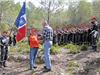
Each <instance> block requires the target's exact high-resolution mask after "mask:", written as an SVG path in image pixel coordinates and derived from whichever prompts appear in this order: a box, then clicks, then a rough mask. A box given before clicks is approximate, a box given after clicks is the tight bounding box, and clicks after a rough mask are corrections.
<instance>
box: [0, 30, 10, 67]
mask: <svg viewBox="0 0 100 75" xmlns="http://www.w3.org/2000/svg"><path fill="white" fill-rule="evenodd" d="M8 45H9V37H8V36H7V32H6V31H4V32H3V34H2V36H1V37H0V47H1V55H0V58H1V60H0V67H6V61H7V57H8Z"/></svg>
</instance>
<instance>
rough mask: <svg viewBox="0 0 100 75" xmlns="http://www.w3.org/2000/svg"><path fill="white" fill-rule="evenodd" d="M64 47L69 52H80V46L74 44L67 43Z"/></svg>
mask: <svg viewBox="0 0 100 75" xmlns="http://www.w3.org/2000/svg"><path fill="white" fill-rule="evenodd" d="M65 48H66V49H68V50H69V53H72V54H76V53H79V52H80V46H78V45H74V44H72V43H71V44H68V45H66V46H65Z"/></svg>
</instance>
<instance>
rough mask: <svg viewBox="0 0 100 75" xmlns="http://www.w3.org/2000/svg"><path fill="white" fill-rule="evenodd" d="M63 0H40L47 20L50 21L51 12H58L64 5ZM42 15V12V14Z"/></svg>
mask: <svg viewBox="0 0 100 75" xmlns="http://www.w3.org/2000/svg"><path fill="white" fill-rule="evenodd" d="M63 2H64V1H63V0H41V1H40V4H41V8H42V9H43V10H44V11H45V12H46V13H47V21H48V23H49V22H50V16H51V13H55V12H59V11H61V9H63V7H64V5H63V4H64V3H63ZM43 15H44V14H43Z"/></svg>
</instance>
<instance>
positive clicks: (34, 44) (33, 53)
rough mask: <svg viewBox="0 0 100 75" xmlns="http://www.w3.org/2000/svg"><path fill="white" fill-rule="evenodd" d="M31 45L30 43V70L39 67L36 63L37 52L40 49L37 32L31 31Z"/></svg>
mask: <svg viewBox="0 0 100 75" xmlns="http://www.w3.org/2000/svg"><path fill="white" fill-rule="evenodd" d="M29 45H30V55H29V58H30V60H29V61H30V70H32V69H35V68H37V67H36V65H35V61H36V57H37V52H38V49H39V40H38V37H37V34H36V32H35V31H34V32H31V33H30V36H29Z"/></svg>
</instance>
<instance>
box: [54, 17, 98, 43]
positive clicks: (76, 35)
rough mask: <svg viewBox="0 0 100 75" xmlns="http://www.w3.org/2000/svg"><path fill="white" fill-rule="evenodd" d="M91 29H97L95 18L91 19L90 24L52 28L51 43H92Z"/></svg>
mask: <svg viewBox="0 0 100 75" xmlns="http://www.w3.org/2000/svg"><path fill="white" fill-rule="evenodd" d="M93 30H96V31H98V23H97V21H96V18H94V17H93V18H92V19H91V23H90V24H81V25H76V26H73V25H70V27H69V26H65V27H63V28H57V29H56V30H54V34H53V35H54V36H53V43H54V44H58V45H65V44H68V43H74V44H78V45H81V44H83V43H86V44H89V45H92V43H93V40H92V34H91V32H92V31H93Z"/></svg>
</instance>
